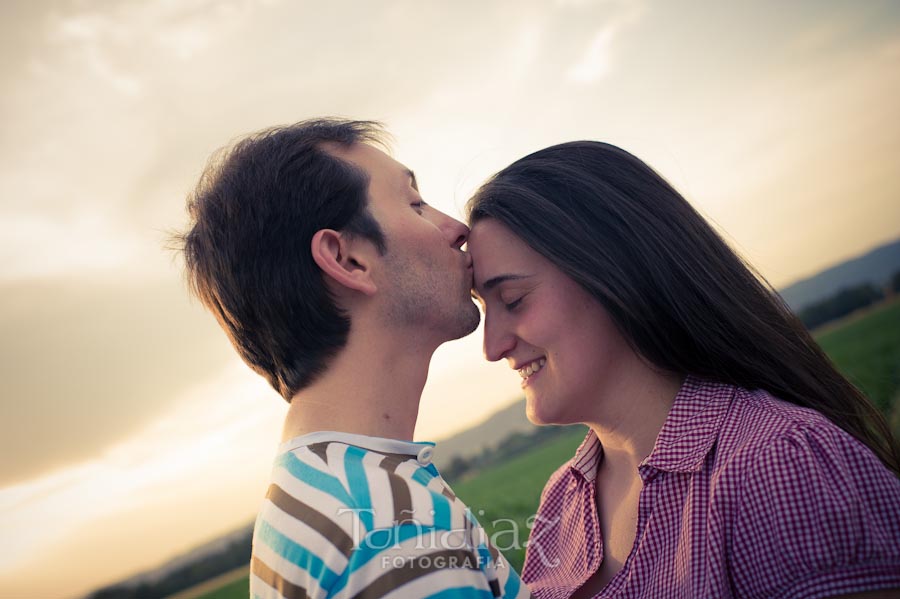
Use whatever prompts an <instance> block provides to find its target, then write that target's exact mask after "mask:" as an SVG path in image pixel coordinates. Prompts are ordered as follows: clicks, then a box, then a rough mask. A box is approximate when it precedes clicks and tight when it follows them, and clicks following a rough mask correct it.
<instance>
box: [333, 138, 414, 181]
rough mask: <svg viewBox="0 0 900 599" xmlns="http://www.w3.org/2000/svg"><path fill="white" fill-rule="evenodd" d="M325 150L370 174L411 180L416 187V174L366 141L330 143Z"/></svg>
mask: <svg viewBox="0 0 900 599" xmlns="http://www.w3.org/2000/svg"><path fill="white" fill-rule="evenodd" d="M326 151H328V152H329V153H333V154H334V155H335V156H337V157H338V158H341V159H343V160H347V161H348V162H352V163H353V164H355V165H356V166H358V167H359V168H361V169H363V170H364V171H366V173H367V174H368V175H369V176H370V177H373V176H380V175H387V176H388V177H397V178H402V179H404V180H410V179H411V180H412V184H413V187H415V188H416V189H418V181H417V180H416V174H415V173H414V172H413V171H412V169H410V168H409V167H408V166H406V165H405V164H402V163H400V162H398V161H396V160H394V158H392V157H391V156H390V155H389V154H387V153H386V152H384V151H383V150H381V149H379V148H377V147H375V146H373V145H370V144H368V143H355V144H352V145H350V146H337V145H334V144H332V145H331V146H330V147H326Z"/></svg>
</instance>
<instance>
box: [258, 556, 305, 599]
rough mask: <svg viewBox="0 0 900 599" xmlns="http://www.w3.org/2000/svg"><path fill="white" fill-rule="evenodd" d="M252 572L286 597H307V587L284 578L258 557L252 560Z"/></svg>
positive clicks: (289, 598)
mask: <svg viewBox="0 0 900 599" xmlns="http://www.w3.org/2000/svg"><path fill="white" fill-rule="evenodd" d="M250 573H251V574H253V575H254V576H256V577H257V578H259V579H260V580H262V581H263V582H264V583H266V584H267V585H269V586H270V587H272V588H273V589H275V590H277V591H278V592H279V593H280V594H281V596H282V597H284V598H285V599H306V598H307V595H306V589H304V588H303V587H301V586H298V585H296V584H294V583H292V582H288V581H287V580H285V579H284V578H282V577H281V576H280V575H279V574H278V573H277V572H275V571H274V570H273V569H272V568H270V567H269V566H267V565H266V564H265V563H263V562H262V560H260V559H259V558H258V557H254V558H253V559H251V560H250Z"/></svg>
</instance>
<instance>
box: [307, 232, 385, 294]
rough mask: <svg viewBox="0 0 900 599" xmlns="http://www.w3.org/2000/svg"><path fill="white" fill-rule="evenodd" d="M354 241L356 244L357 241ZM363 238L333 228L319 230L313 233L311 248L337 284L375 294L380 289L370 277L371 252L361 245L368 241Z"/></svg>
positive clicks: (316, 259) (318, 263)
mask: <svg viewBox="0 0 900 599" xmlns="http://www.w3.org/2000/svg"><path fill="white" fill-rule="evenodd" d="M354 241H357V243H355V244H354ZM360 241H363V240H361V239H359V238H358V237H356V238H354V237H350V236H347V235H344V234H342V233H340V232H339V231H335V230H333V229H320V230H318V231H316V234H315V235H313V238H312V243H311V244H310V251H312V257H313V260H315V262H316V264H317V265H318V266H319V268H321V269H322V272H323V273H325V275H327V276H328V277H329V278H330V279H332V280H333V281H334V282H335V283H337V284H339V285H341V286H342V287H346V288H347V289H352V290H354V291H359V292H360V293H363V294H365V295H373V294H374V293H375V292H376V291H378V288H377V287H376V286H375V282H374V281H372V276H371V275H372V273H371V266H372V264H371V263H370V260H371V259H372V254H371V252H366V251H364V250H363V248H362V247H361V246H363V245H366V244H361V243H359V242H360Z"/></svg>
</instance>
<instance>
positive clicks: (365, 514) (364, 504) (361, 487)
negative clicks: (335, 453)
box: [344, 447, 375, 531]
mask: <svg viewBox="0 0 900 599" xmlns="http://www.w3.org/2000/svg"><path fill="white" fill-rule="evenodd" d="M365 455H366V452H365V451H363V450H361V449H359V448H358V447H348V448H347V451H346V453H344V472H346V473H347V484H348V486H349V487H350V494H351V495H352V496H353V499H354V502H353V505H354V506H355V508H356V509H357V510H359V512H358V514H359V519H360V520H362V523H363V526H364V527H365V529H366V530H367V531H368V530H372V528H373V527H374V525H375V516H374V514H373V513H372V496H371V495H370V493H369V481H368V479H367V478H366V471H365V468H364V467H363V463H362V461H363V458H364V457H365Z"/></svg>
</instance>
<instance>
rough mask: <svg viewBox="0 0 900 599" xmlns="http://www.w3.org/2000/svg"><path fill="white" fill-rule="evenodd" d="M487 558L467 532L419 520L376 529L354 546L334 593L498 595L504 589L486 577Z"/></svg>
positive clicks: (418, 597)
mask: <svg viewBox="0 0 900 599" xmlns="http://www.w3.org/2000/svg"><path fill="white" fill-rule="evenodd" d="M486 557H487V556H483V555H480V554H479V552H478V551H477V550H476V548H474V547H472V546H471V545H470V544H468V543H467V539H466V536H465V534H464V531H462V530H458V531H457V530H441V529H434V528H429V527H422V526H421V525H419V524H416V523H404V524H401V525H398V526H395V527H393V528H383V529H377V530H373V531H371V532H370V533H368V534H367V535H366V536H365V537H364V538H363V539H362V542H361V543H360V544H359V545H358V546H357V547H356V548H355V549H354V551H353V554H352V555H351V557H350V560H349V562H348V564H347V569H346V571H345V572H344V574H343V576H342V577H341V578H342V580H340V581H338V583H337V584H336V585H335V586H334V587H333V589H332V591H336V592H335V593H333V596H335V597H345V596H346V597H359V596H363V597H382V596H389V597H391V598H393V599H424V598H426V597H440V599H454V598H467V599H468V598H472V599H476V598H477V599H493V598H494V597H495V596H500V595H501V592H502V591H501V587H500V586H499V582H498V581H496V580H494V581H493V585H492V584H491V582H490V581H489V580H488V578H487V576H486V575H485V572H484V570H483V568H485V567H486V566H487V564H486V563H485V562H484V561H483V560H485V558H486Z"/></svg>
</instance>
